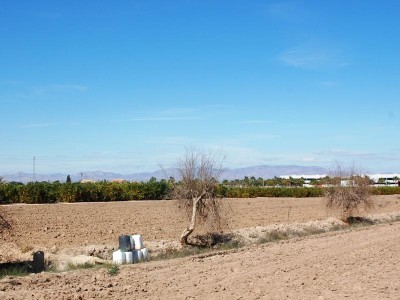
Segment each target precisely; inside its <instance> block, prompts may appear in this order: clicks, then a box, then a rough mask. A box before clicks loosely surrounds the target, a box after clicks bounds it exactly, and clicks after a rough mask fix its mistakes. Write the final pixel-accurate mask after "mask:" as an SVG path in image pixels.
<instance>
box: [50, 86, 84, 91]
mask: <svg viewBox="0 0 400 300" xmlns="http://www.w3.org/2000/svg"><path fill="white" fill-rule="evenodd" d="M49 88H50V89H54V90H60V91H78V92H84V91H86V90H87V89H88V87H87V86H85V85H79V84H51V85H49Z"/></svg>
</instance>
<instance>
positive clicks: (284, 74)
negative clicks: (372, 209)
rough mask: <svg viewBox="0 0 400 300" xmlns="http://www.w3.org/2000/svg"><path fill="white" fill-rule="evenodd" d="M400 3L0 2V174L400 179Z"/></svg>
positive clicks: (232, 0)
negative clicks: (313, 170)
mask: <svg viewBox="0 0 400 300" xmlns="http://www.w3.org/2000/svg"><path fill="white" fill-rule="evenodd" d="M399 15H400V2H399V1H390V0H386V1H368V0H363V1H356V0H354V1H344V0H343V1H340V0H338V1H311V0H310V1H258V0H255V1H242V0H240V1H239V0H230V1H217V0H214V1H211V0H177V1H173V0H172V1H161V0H160V1H152V0H146V1H145V0H143V1H142V0H138V1H135V0H132V1H1V4H0V145H1V147H0V174H1V173H7V172H19V171H23V172H31V171H32V157H33V156H35V157H36V172H37V173H48V172H60V173H74V172H80V171H87V170H103V171H112V172H119V173H133V172H141V171H152V170H156V169H158V166H159V164H162V165H163V166H165V167H169V166H173V165H174V162H175V161H176V160H177V158H178V157H179V156H180V155H182V153H183V152H184V148H185V146H187V147H197V148H201V149H207V150H208V149H211V150H215V151H222V152H223V153H225V154H226V157H227V159H226V161H225V165H226V166H227V167H242V166H251V165H257V164H268V165H282V164H285V165H287V164H297V165H317V166H324V167H329V166H331V165H332V163H333V161H335V160H337V161H339V162H343V163H346V162H352V163H355V164H357V165H358V166H360V167H362V168H363V169H364V170H366V171H369V172H398V171H399V170H400V139H399V133H398V132H399V128H400V126H399V125H400V119H399V118H400V104H399V103H400V101H399V95H400V58H399V53H400V34H399V28H400V18H399V17H398V16H399Z"/></svg>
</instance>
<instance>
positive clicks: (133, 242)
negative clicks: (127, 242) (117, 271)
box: [130, 235, 135, 249]
mask: <svg viewBox="0 0 400 300" xmlns="http://www.w3.org/2000/svg"><path fill="white" fill-rule="evenodd" d="M130 238H131V249H135V240H134V239H133V235H131V236H130Z"/></svg>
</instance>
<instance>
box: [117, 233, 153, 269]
mask: <svg viewBox="0 0 400 300" xmlns="http://www.w3.org/2000/svg"><path fill="white" fill-rule="evenodd" d="M148 259H149V252H148V251H147V248H145V247H144V245H143V241H142V236H141V235H140V234H134V235H121V236H119V247H118V250H117V251H115V252H113V263H114V264H118V265H122V264H133V263H138V262H141V261H146V260H148Z"/></svg>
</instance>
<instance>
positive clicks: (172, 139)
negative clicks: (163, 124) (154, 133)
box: [146, 136, 194, 146]
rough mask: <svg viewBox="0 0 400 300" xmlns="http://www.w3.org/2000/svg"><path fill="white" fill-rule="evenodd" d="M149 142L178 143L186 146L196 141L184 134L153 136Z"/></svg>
mask: <svg viewBox="0 0 400 300" xmlns="http://www.w3.org/2000/svg"><path fill="white" fill-rule="evenodd" d="M146 142H147V143H149V144H157V145H159V144H162V145H178V146H185V145H190V144H192V143H193V142H194V140H193V139H192V138H189V137H184V136H162V137H152V138H151V139H148V140H147V141H146Z"/></svg>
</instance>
